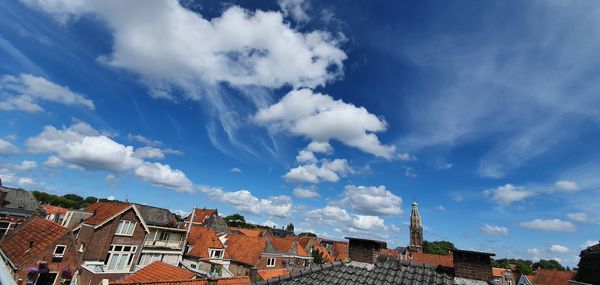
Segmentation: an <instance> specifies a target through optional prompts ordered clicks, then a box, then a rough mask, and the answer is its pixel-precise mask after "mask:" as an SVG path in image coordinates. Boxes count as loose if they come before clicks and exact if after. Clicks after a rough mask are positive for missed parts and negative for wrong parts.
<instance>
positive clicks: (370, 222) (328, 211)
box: [305, 206, 391, 234]
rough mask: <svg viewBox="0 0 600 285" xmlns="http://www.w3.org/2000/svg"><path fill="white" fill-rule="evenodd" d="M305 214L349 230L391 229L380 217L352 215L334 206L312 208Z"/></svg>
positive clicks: (365, 231) (310, 218) (364, 232)
mask: <svg viewBox="0 0 600 285" xmlns="http://www.w3.org/2000/svg"><path fill="white" fill-rule="evenodd" d="M305 216H306V218H308V219H309V220H311V221H313V222H314V221H315V220H316V221H319V222H321V223H325V224H328V225H332V226H342V227H345V228H347V229H348V230H349V231H350V232H359V233H363V234H367V233H368V232H370V231H387V230H390V229H391V226H388V225H386V224H385V221H384V220H383V219H382V218H380V217H377V216H371V215H354V214H350V213H348V211H346V210H345V209H342V208H339V207H336V206H326V207H324V208H319V209H313V210H310V211H308V212H306V214H305Z"/></svg>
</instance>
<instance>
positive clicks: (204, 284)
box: [110, 276, 250, 285]
mask: <svg viewBox="0 0 600 285" xmlns="http://www.w3.org/2000/svg"><path fill="white" fill-rule="evenodd" d="M215 281H216V284H217V285H248V284H250V278H248V276H242V277H231V278H221V279H218V280H215ZM110 284H123V283H119V282H112V283H110ZM126 284H130V285H132V284H139V285H208V281H207V280H206V279H184V280H165V281H146V282H136V283H126Z"/></svg>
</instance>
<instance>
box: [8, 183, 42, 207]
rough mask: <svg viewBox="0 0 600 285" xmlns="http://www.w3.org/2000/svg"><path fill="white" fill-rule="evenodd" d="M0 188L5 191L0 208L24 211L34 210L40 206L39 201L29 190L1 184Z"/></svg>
mask: <svg viewBox="0 0 600 285" xmlns="http://www.w3.org/2000/svg"><path fill="white" fill-rule="evenodd" d="M0 189H1V190H2V191H4V192H6V197H4V203H2V205H0V208H4V209H9V210H17V211H25V212H34V211H35V210H37V209H39V208H40V203H39V202H38V200H37V199H36V198H35V196H34V195H33V193H32V192H30V191H27V190H25V189H16V188H9V187H3V186H0Z"/></svg>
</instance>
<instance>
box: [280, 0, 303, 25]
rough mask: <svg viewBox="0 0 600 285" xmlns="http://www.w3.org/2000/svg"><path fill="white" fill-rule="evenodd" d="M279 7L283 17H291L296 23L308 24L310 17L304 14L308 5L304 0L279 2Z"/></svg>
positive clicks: (282, 0)
mask: <svg viewBox="0 0 600 285" xmlns="http://www.w3.org/2000/svg"><path fill="white" fill-rule="evenodd" d="M277 4H279V7H280V8H281V10H282V11H283V14H284V15H285V16H289V17H292V19H294V21H296V22H308V21H309V20H310V16H308V14H307V13H306V10H307V9H308V7H309V5H310V3H309V2H308V1H306V0H279V1H277Z"/></svg>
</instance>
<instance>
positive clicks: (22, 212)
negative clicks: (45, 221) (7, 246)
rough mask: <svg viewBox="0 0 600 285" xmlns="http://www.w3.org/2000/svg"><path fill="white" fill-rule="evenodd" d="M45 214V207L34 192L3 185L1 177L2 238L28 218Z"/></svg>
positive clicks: (0, 225) (0, 227)
mask: <svg viewBox="0 0 600 285" xmlns="http://www.w3.org/2000/svg"><path fill="white" fill-rule="evenodd" d="M43 215H45V214H44V209H43V208H42V207H41V206H40V203H39V202H38V200H37V199H36V198H35V196H33V193H31V192H30V191H27V190H24V189H20V188H19V189H17V188H11V187H6V186H3V185H2V179H1V178H0V238H2V236H4V234H6V233H8V232H10V231H11V230H14V229H15V228H16V227H17V226H18V225H19V224H21V223H23V222H24V221H26V220H27V219H28V218H30V217H32V216H43Z"/></svg>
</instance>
